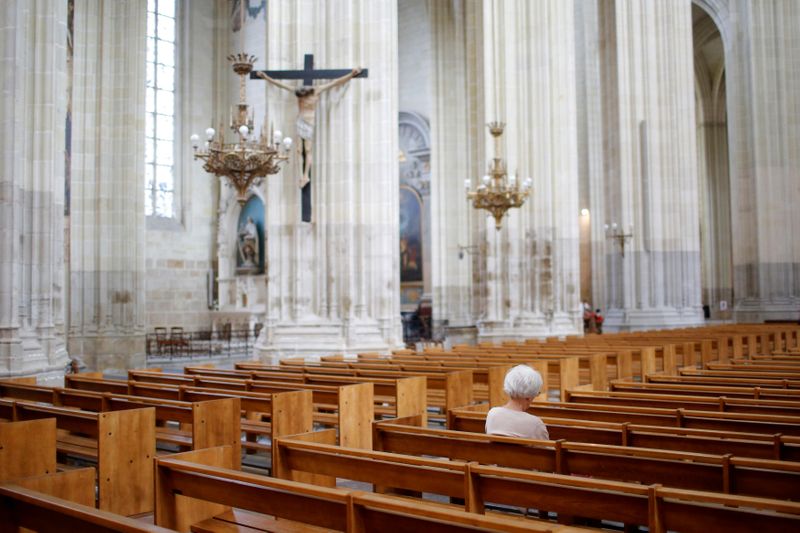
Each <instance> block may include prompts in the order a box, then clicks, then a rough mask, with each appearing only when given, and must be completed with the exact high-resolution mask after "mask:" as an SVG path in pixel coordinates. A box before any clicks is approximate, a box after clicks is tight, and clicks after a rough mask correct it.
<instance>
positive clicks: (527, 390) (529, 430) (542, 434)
mask: <svg viewBox="0 0 800 533" xmlns="http://www.w3.org/2000/svg"><path fill="white" fill-rule="evenodd" d="M541 388H542V376H541V375H539V372H537V371H536V370H534V369H532V368H531V367H529V366H527V365H518V366H515V367H514V368H512V369H511V370H509V371H508V373H507V374H506V378H505V380H504V381H503V390H504V391H505V392H506V394H508V397H509V400H508V403H506V404H505V405H504V406H502V407H493V408H492V409H491V410H490V411H489V414H488V415H487V416H486V433H488V434H489V435H502V436H505V437H523V438H528V439H541V440H548V439H549V438H550V436H549V434H548V433H547V426H545V425H544V422H542V419H541V418H539V417H538V416H534V415H531V414H528V413H527V412H526V411H527V410H528V407H529V406H530V404H531V402H532V401H533V399H534V398H535V397H536V396H538V394H539V391H540V390H541Z"/></svg>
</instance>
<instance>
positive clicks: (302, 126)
mask: <svg viewBox="0 0 800 533" xmlns="http://www.w3.org/2000/svg"><path fill="white" fill-rule="evenodd" d="M295 126H296V127H297V135H298V136H299V137H300V138H301V139H306V140H309V141H310V140H311V139H312V138H313V137H314V125H313V124H311V123H309V122H308V121H306V120H304V119H303V117H301V116H298V117H297V122H296V123H295Z"/></svg>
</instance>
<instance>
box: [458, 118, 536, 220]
mask: <svg viewBox="0 0 800 533" xmlns="http://www.w3.org/2000/svg"><path fill="white" fill-rule="evenodd" d="M488 127H489V133H491V134H492V137H494V151H495V157H494V158H493V159H492V162H491V163H490V164H489V174H487V175H486V176H484V177H483V179H482V181H481V184H480V185H478V188H477V189H476V190H474V191H473V190H472V180H470V179H469V178H467V179H466V180H464V187H465V188H466V190H467V200H472V207H474V208H475V209H486V210H487V211H489V212H490V213H491V214H492V216H494V226H495V228H496V229H498V230H499V229H500V227H501V225H502V221H503V215H505V214H506V211H508V210H509V209H511V208H512V207H521V206H522V204H524V203H525V199H526V198H527V197H528V195H529V194H530V191H531V184H532V180H531V178H527V179H525V181H524V183H523V184H522V186H521V187H520V184H519V182H518V181H517V178H516V176H514V175H513V174H512V175H510V176H507V175H506V164H505V162H504V161H503V159H502V158H501V157H499V154H500V137H501V136H502V135H503V130H504V129H505V124H504V123H502V122H490V123H489V124H488Z"/></svg>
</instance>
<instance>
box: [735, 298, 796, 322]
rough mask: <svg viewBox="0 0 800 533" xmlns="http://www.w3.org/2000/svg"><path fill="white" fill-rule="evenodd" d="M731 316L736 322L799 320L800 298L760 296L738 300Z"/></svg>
mask: <svg viewBox="0 0 800 533" xmlns="http://www.w3.org/2000/svg"><path fill="white" fill-rule="evenodd" d="M733 317H734V320H735V321H736V322H764V321H765V320H792V321H794V320H798V321H800V298H794V297H791V296H789V297H785V298H776V299H772V300H767V299H761V298H747V299H743V300H739V301H737V302H736V305H735V306H734V309H733Z"/></svg>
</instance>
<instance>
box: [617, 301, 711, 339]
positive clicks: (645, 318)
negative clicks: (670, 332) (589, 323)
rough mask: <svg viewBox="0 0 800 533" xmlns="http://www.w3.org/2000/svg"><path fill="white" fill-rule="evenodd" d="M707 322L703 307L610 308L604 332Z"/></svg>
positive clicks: (695, 325) (688, 325) (686, 325)
mask: <svg viewBox="0 0 800 533" xmlns="http://www.w3.org/2000/svg"><path fill="white" fill-rule="evenodd" d="M705 324H706V322H705V319H704V318H703V309H702V308H701V307H697V308H692V307H684V308H680V309H679V308H674V307H662V308H657V309H628V310H624V309H609V310H608V313H607V314H606V315H605V321H604V322H603V332H605V333H611V332H617V331H642V330H649V329H675V328H690V327H699V326H704V325H705Z"/></svg>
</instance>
